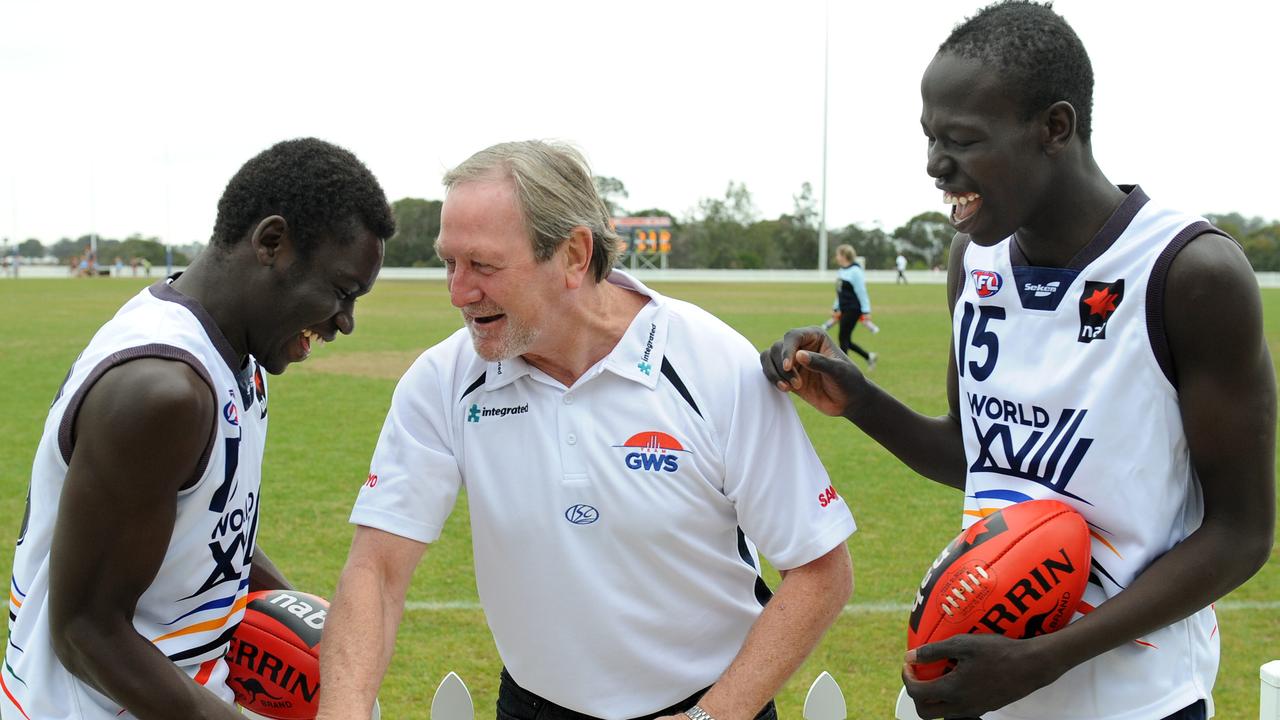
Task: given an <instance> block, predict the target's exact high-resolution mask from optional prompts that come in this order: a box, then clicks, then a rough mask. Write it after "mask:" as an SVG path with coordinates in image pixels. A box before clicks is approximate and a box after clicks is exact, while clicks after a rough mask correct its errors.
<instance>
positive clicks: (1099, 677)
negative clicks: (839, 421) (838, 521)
mask: <svg viewBox="0 0 1280 720" xmlns="http://www.w3.org/2000/svg"><path fill="white" fill-rule="evenodd" d="M1092 87H1093V75H1092V70H1091V68H1090V64H1089V59H1088V55H1087V54H1086V52H1085V50H1084V47H1083V46H1082V45H1081V43H1080V41H1079V39H1078V38H1077V37H1076V35H1075V33H1074V32H1073V31H1072V30H1071V28H1070V27H1069V26H1068V25H1067V23H1066V21H1065V20H1063V19H1062V18H1061V17H1059V16H1058V15H1057V14H1055V13H1054V12H1053V11H1052V10H1051V9H1050V8H1048V7H1046V6H1041V5H1037V4H1033V3H1027V2H1004V3H999V4H996V5H992V6H989V7H987V8H985V9H983V10H982V11H981V12H979V13H978V14H977V15H976V16H975V17H974V18H972V19H970V20H968V21H966V22H965V23H963V24H962V25H960V26H958V27H957V28H956V29H955V31H954V32H953V33H952V35H951V36H950V37H949V38H948V39H947V41H946V42H945V43H944V44H943V45H942V46H941V48H940V49H939V51H938V53H937V55H936V56H935V57H934V59H933V62H932V63H931V64H930V65H929V68H928V69H927V71H926V72H925V75H924V79H923V82H922V85H921V93H922V96H923V100H924V108H923V113H922V115H921V123H922V125H923V127H924V132H925V135H926V137H927V138H928V146H929V152H928V164H927V171H928V173H929V175H930V176H932V177H933V178H934V179H935V182H936V185H937V187H938V188H939V189H940V190H942V191H943V194H944V195H943V197H944V201H945V202H947V203H951V204H953V205H954V208H953V211H952V216H951V219H952V223H953V224H954V225H955V226H956V229H957V231H958V234H957V235H956V238H955V240H954V242H953V244H952V250H951V258H950V267H949V275H948V279H949V299H950V303H951V308H952V317H953V327H952V338H951V339H952V344H951V360H950V364H949V366H948V376H947V394H948V398H949V401H950V408H951V410H950V413H949V414H948V415H946V416H943V417H940V418H934V417H925V416H923V415H919V414H917V413H915V412H914V411H912V410H910V409H909V408H907V407H906V406H904V405H903V404H902V403H900V402H899V401H897V400H896V399H894V398H892V397H890V396H889V395H888V394H887V393H885V392H884V391H882V390H880V389H879V388H877V387H875V386H874V385H872V384H871V383H870V382H869V381H867V380H866V378H864V377H863V376H862V374H861V373H859V372H858V370H857V368H855V367H854V366H853V364H851V363H849V362H847V361H846V359H845V357H844V355H843V354H841V353H839V352H837V351H835V349H834V348H832V347H831V344H830V342H829V341H828V340H827V336H826V335H825V334H824V333H821V332H819V331H817V330H816V329H798V330H792V331H791V332H789V333H787V335H786V337H785V338H784V339H783V340H782V341H780V342H778V343H776V344H775V345H774V346H773V347H772V348H771V349H770V350H768V351H766V352H765V353H764V354H763V355H762V356H761V363H762V365H763V367H764V371H765V374H766V376H767V377H768V378H769V379H770V380H772V381H774V382H775V383H777V384H778V386H779V388H780V389H784V390H789V391H792V392H795V393H797V394H799V395H800V396H801V397H803V398H804V399H805V400H807V401H808V402H810V403H812V404H813V405H814V406H815V407H817V408H818V409H820V410H822V411H823V412H825V413H827V414H829V415H841V416H843V417H845V418H847V419H849V420H850V421H851V422H853V423H854V424H856V425H857V426H858V427H860V428H861V429H862V430H863V431H865V432H866V433H867V434H868V435H870V436H871V437H873V438H875V439H876V440H877V441H879V442H880V443H881V444H883V445H884V446H885V447H886V448H888V449H889V450H890V451H892V452H893V453H894V454H895V455H897V456H898V457H899V458H900V459H902V460H903V461H904V462H905V463H906V464H908V465H910V466H911V468H912V469H914V470H915V471H917V472H919V473H920V474H921V475H924V476H925V477H928V478H931V479H933V480H936V481H938V482H940V483H943V484H946V485H950V486H953V487H956V488H958V489H962V490H963V491H964V493H965V499H964V524H965V525H966V526H967V525H968V524H971V523H973V522H976V521H977V519H979V518H981V517H984V516H985V515H987V514H989V513H991V512H995V511H996V510H998V509H999V508H1001V507H1004V506H1007V505H1008V504H1010V503H1012V502H1018V501H1022V500H1026V499H1032V498H1053V499H1056V500H1060V501H1063V502H1065V503H1068V504H1069V505H1071V506H1072V507H1074V508H1075V509H1076V510H1078V511H1080V512H1081V513H1082V514H1083V515H1084V516H1085V518H1086V519H1087V520H1088V521H1089V522H1090V528H1091V534H1092V536H1093V538H1094V541H1093V563H1092V567H1091V575H1090V581H1089V585H1088V588H1087V590H1086V592H1085V594H1084V598H1083V602H1082V603H1081V606H1080V611H1079V614H1077V615H1076V617H1075V620H1074V622H1073V623H1072V624H1070V625H1069V626H1067V627H1066V628H1064V629H1062V630H1060V631H1058V632H1056V633H1053V634H1050V635H1043V636H1039V637H1034V638H1030V639H1025V640H1011V639H1007V638H1004V637H1002V636H1000V635H963V636H958V637H954V638H950V639H947V640H944V641H942V642H938V643H933V644H930V645H926V646H923V647H920V648H917V649H916V650H915V651H913V652H909V653H908V654H907V661H908V664H906V665H905V666H904V671H903V680H904V683H905V684H906V688H907V691H908V692H909V693H910V695H911V696H912V698H913V699H914V700H915V703H916V708H917V711H918V712H919V714H920V715H921V716H922V717H926V718H936V717H977V716H979V715H981V716H982V717H984V718H987V719H988V720H993V719H1000V720H1005V719H1021V718H1052V719H1057V720H1062V719H1072V720H1075V719H1079V720H1084V719H1085V718H1089V719H1090V720H1157V719H1160V718H1176V719H1177V720H1199V719H1202V718H1205V717H1206V716H1208V715H1211V714H1212V712H1213V704H1212V697H1211V690H1212V686H1213V682H1214V677H1215V674H1216V671H1217V665H1218V652H1219V649H1218V632H1217V631H1218V627H1217V622H1216V619H1215V618H1214V613H1213V609H1212V607H1211V604H1212V603H1213V602H1214V601H1215V600H1217V599H1218V598H1220V597H1222V596H1223V595H1224V594H1226V593H1227V592H1229V591H1231V590H1232V589H1233V588H1235V587H1236V586H1238V585H1240V584H1241V583H1243V582H1244V581H1245V580H1247V579H1248V578H1249V577H1250V576H1252V575H1253V574H1254V573H1255V572H1256V571H1257V570H1258V569H1259V568H1260V567H1262V565H1263V564H1264V563H1265V562H1266V560H1267V557H1268V554H1269V551H1270V548H1271V545H1272V538H1273V535H1272V533H1273V527H1274V508H1275V497H1274V486H1275V479H1274V448H1275V436H1274V432H1275V421H1276V414H1275V379H1274V376H1273V372H1272V366H1271V360H1270V357H1269V354H1268V351H1267V345H1266V342H1265V340H1264V338H1263V334H1262V310H1261V301H1260V297H1259V293H1258V289H1257V282H1256V280H1255V279H1254V276H1253V273H1252V270H1251V268H1250V267H1249V264H1248V262H1247V260H1246V259H1245V256H1244V254H1243V252H1242V251H1241V249H1240V247H1239V246H1238V245H1237V244H1236V243H1235V242H1234V241H1232V240H1231V239H1230V238H1228V237H1226V236H1224V235H1222V234H1221V233H1220V232H1219V231H1218V230H1216V229H1215V228H1213V227H1212V226H1211V225H1209V224H1208V223H1207V222H1204V221H1203V220H1202V219H1200V218H1197V217H1194V216H1190V215H1186V214H1183V213H1178V212H1176V211H1173V210H1170V209H1167V208H1164V207H1161V206H1160V205H1159V204H1158V202H1157V201H1156V200H1152V199H1149V198H1148V197H1147V196H1146V194H1145V193H1143V192H1142V190H1141V189H1140V188H1138V187H1136V186H1125V187H1117V186H1116V185H1113V184H1112V183H1111V182H1110V181H1109V180H1108V179H1107V178H1106V177H1105V176H1104V175H1103V173H1102V171H1101V170H1100V169H1099V167H1098V165H1097V164H1096V162H1095V161H1094V158H1093V154H1092V151H1091V146H1090V132H1091V127H1090V115H1091V104H1092ZM944 657H949V658H954V659H956V660H957V662H958V664H957V665H956V667H955V669H954V670H953V671H952V672H950V673H949V674H947V675H944V676H943V677H941V678H939V679H937V680H934V681H932V682H922V681H918V680H917V679H916V678H915V677H914V676H913V674H912V672H911V665H910V663H911V662H912V661H919V662H929V661H933V660H936V659H939V658H944Z"/></svg>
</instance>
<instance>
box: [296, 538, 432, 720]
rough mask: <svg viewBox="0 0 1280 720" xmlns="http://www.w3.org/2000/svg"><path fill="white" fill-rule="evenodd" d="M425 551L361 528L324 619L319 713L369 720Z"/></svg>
mask: <svg viewBox="0 0 1280 720" xmlns="http://www.w3.org/2000/svg"><path fill="white" fill-rule="evenodd" d="M426 549H427V545H426V544H425V543H420V542H417V541H415V540H409V539H407V538H403V537H400V536H398V535H392V534H391V533H387V532H383V531H381V530H375V529H373V528H369V527H364V526H357V527H356V533H355V538H354V539H353V540H352V541H351V552H350V553H349V554H348V555H347V564H346V567H344V568H343V569H342V576H341V577H340V578H339V580H338V589H337V590H336V591H335V592H334V597H333V603H332V605H330V607H329V614H328V616H327V617H326V618H325V628H324V642H323V643H321V644H320V684H321V685H322V686H323V687H324V692H323V693H321V695H320V713H319V715H317V716H316V720H326V719H327V718H335V719H336V718H341V719H344V720H346V719H348V718H366V717H369V714H370V713H371V712H372V710H373V702H374V700H375V699H376V698H377V695H378V688H379V687H380V686H381V685H382V677H383V675H385V674H386V672H387V666H388V665H389V664H390V663H391V655H392V653H393V652H394V651H395V644H396V631H397V630H398V629H399V627H400V618H401V616H402V615H403V613H404V600H405V596H406V594H407V593H408V591H409V582H410V580H412V579H413V571H414V568H416V567H417V566H418V562H419V561H420V560H421V559H422V554H423V553H424V552H425V551H426Z"/></svg>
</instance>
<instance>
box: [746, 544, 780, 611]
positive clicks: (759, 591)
mask: <svg viewBox="0 0 1280 720" xmlns="http://www.w3.org/2000/svg"><path fill="white" fill-rule="evenodd" d="M738 555H740V556H741V557H742V561H743V562H745V563H746V564H747V565H749V566H751V569H752V570H755V569H756V563H755V561H754V560H752V559H751V548H749V547H747V536H746V534H745V533H743V532H742V528H741V527H739V528H738ZM755 594H756V602H758V603H760V607H764V606H765V605H768V604H769V601H770V600H772V599H773V591H772V590H770V589H769V584H768V583H766V582H765V581H764V577H762V576H761V575H760V574H759V573H756V585H755Z"/></svg>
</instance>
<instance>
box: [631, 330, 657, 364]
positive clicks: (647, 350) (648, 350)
mask: <svg viewBox="0 0 1280 720" xmlns="http://www.w3.org/2000/svg"><path fill="white" fill-rule="evenodd" d="M657 334H658V324H657V323H649V339H648V340H646V341H645V343H644V355H641V356H640V362H638V363H636V367H637V368H639V369H640V372H642V373H644V374H645V375H648V374H649V373H652V372H653V365H651V364H649V356H651V355H652V354H653V338H654V336H656V335H657Z"/></svg>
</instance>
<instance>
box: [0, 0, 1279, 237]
mask: <svg viewBox="0 0 1280 720" xmlns="http://www.w3.org/2000/svg"><path fill="white" fill-rule="evenodd" d="M983 4H985V2H973V1H971V0H948V1H947V2H941V1H934V0H899V1H897V2H861V1H859V2H848V1H844V0H830V2H829V3H828V2H826V1H825V0H788V1H787V2H778V1H774V2H757V1H755V0H735V1H731V0H646V1H645V2H633V1H631V0H626V1H622V0H618V1H610V0H594V1H590V2H569V1H567V0H538V1H537V2H528V1H523V2H517V1H512V2H508V1H506V0H494V1H492V2H484V1H482V0H475V1H474V2H465V3H460V2H449V3H444V2H423V1H419V2H385V1H383V0H361V2H352V1H350V0H348V1H347V2H342V3H326V2H317V1H315V0H312V1H310V2H292V1H283V0H282V1H274V0H256V1H254V2H244V1H242V0H227V1H225V2H219V3H182V2H171V1H166V2H135V1H133V0H119V1H118V2H110V3H104V2H87V1H84V0H67V1H65V2H36V1H34V0H0V108H2V110H0V238H8V239H9V240H10V241H11V242H17V241H21V240H23V239H26V238H28V237H36V238H39V239H40V240H42V241H43V242H45V243H46V244H51V243H53V242H55V241H56V240H57V239H58V238H61V237H78V236H81V235H85V234H88V233H90V232H96V233H98V234H99V235H100V236H103V237H115V238H123V237H125V236H127V235H130V234H133V233H140V234H142V235H144V236H157V237H159V238H161V239H162V240H164V241H165V242H171V243H175V244H187V243H191V242H203V241H206V240H207V239H208V237H209V234H210V232H211V230H212V227H213V221H214V217H215V214H216V206H217V201H218V197H219V196H220V195H221V192H222V189H223V187H224V186H225V184H226V182H227V180H228V179H230V177H231V176H232V175H233V174H234V173H235V171H236V170H237V169H238V168H239V166H240V165H241V164H243V163H244V162H245V161H246V160H248V159H249V158H250V157H252V156H253V155H255V154H257V153H258V152H259V151H261V150H263V149H265V148H267V147H268V146H270V145H271V144H273V143H275V142H277V141H279V140H283V139H287V138H293V137H302V136H316V137H320V138H324V139H326V140H329V141H331V142H335V143H337V144H339V145H342V146H344V147H346V148H348V149H349V150H351V151H353V152H354V153H355V154H356V155H358V156H359V157H360V158H361V159H362V160H363V161H364V162H365V164H366V165H368V166H369V168H370V169H371V170H372V171H373V173H374V174H375V175H376V176H377V177H378V178H379V180H380V181H381V183H382V185H383V188H384V189H385V190H386V192H387V196H388V198H389V199H391V200H395V199H398V198H403V197H418V198H428V199H439V198H441V197H442V195H443V194H442V188H441V186H440V177H441V175H442V174H443V172H444V171H445V170H446V169H448V168H449V167H452V166H453V165H455V164H457V163H459V162H461V161H462V160H464V159H465V158H466V157H467V156H469V155H470V154H472V153H473V152H475V151H477V150H480V149H482V148H484V147H487V146H489V145H491V144H493V143H497V142H502V141H507V140H516V139H529V138H540V139H556V140H564V141H568V142H570V143H573V144H574V145H576V146H577V147H579V148H580V149H581V150H582V151H583V152H584V153H585V155H586V156H587V158H588V160H589V162H590V163H591V165H592V170H593V172H594V173H595V174H597V175H605V176H610V177H615V178H617V179H619V180H621V181H622V182H623V183H624V184H625V186H626V188H627V190H628V191H629V193H630V197H629V198H627V199H626V200H624V201H623V202H622V205H623V207H624V208H625V209H627V210H631V211H635V210H640V209H643V208H651V207H658V208H663V209H665V210H668V211H670V212H672V213H674V214H675V215H677V216H678V217H682V218H683V217H688V216H689V215H690V214H691V213H692V212H693V211H694V209H695V208H696V206H697V204H698V202H699V200H700V199H702V198H707V197H722V196H723V194H724V192H725V189H726V187H727V185H728V183H729V182H730V181H736V182H741V183H744V184H745V185H746V187H747V188H748V190H749V191H750V192H751V194H752V196H753V198H754V201H755V205H756V207H757V209H758V210H759V213H760V216H761V217H766V218H767V217H776V216H777V215H779V214H781V213H786V212H790V211H791V210H792V208H793V197H794V196H795V195H797V194H798V193H799V192H800V188H801V186H802V184H803V183H805V182H809V183H811V184H812V186H813V191H814V195H815V198H816V199H817V200H819V202H820V201H821V198H822V194H823V128H824V122H823V106H824V28H825V30H826V33H827V35H826V37H828V38H829V44H827V47H828V52H827V55H826V57H827V66H826V67H827V73H826V80H827V82H826V94H825V97H826V103H827V107H828V110H827V122H826V134H827V141H826V165H827V169H826V186H825V188H826V199H827V202H826V207H827V214H826V222H827V225H828V227H831V228H837V227H842V226H844V225H847V224H849V223H857V224H858V225H861V226H863V227H865V228H871V227H882V228H884V229H885V230H888V231H891V230H892V229H893V228H895V227H897V226H899V225H901V224H903V223H904V222H905V221H906V220H907V219H909V218H910V217H912V216H914V215H916V214H918V213H921V212H925V211H928V210H938V211H945V210H946V209H947V208H946V207H945V206H944V205H943V204H942V201H941V200H942V198H941V193H940V192H939V191H937V190H935V189H934V187H933V183H932V179H931V178H929V177H928V176H927V175H926V174H925V172H924V165H925V138H924V135H923V133H922V131H921V129H920V124H919V116H920V94H919V82H920V75H921V73H922V72H923V71H924V68H925V67H926V66H927V65H928V63H929V60H930V59H931V58H932V56H933V53H934V52H935V51H936V49H937V46H938V44H939V43H941V42H942V40H944V39H945V38H946V36H947V34H948V33H949V32H950V30H951V28H952V27H953V26H954V25H955V24H956V23H957V22H959V21H961V20H962V19H963V18H964V17H965V16H967V15H970V14H972V13H973V12H974V11H975V10H977V9H978V8H979V7H981V5H983ZM1055 8H1056V9H1057V10H1058V11H1059V12H1061V13H1062V14H1063V15H1064V16H1065V17H1066V18H1067V20H1068V21H1069V22H1070V23H1071V24H1072V26H1073V27H1074V28H1075V30H1076V32H1077V33H1078V34H1079V35H1080V36H1081V39H1082V40H1083V41H1084V44H1085V47H1086V48H1087V49H1088V50H1089V52H1090V55H1091V57H1092V60H1093V67H1094V75H1095V78H1096V87H1095V96H1094V122H1093V126H1094V140H1093V146H1094V154H1095V156H1096V157H1097V159H1098V161H1099V164H1100V165H1101V167H1102V169H1103V171H1104V172H1105V173H1106V174H1107V176H1108V178H1110V179H1111V180H1112V181H1113V182H1116V183H1141V184H1142V186H1143V188H1144V189H1145V190H1146V191H1147V193H1148V194H1149V195H1151V196H1152V197H1153V198H1158V199H1159V200H1161V201H1162V202H1164V203H1166V204H1169V205H1173V206H1175V207H1178V208H1180V209H1184V210H1187V211H1191V212H1197V213H1222V212H1233V211H1234V212H1240V213H1242V214H1244V215H1246V216H1262V217H1264V218H1267V219H1277V218H1280V193H1277V189H1280V182H1278V181H1277V178H1276V171H1277V170H1280V143H1278V142H1277V139H1276V138H1277V133H1276V125H1275V123H1276V118H1277V117H1280V93H1278V92H1277V91H1276V88H1277V87H1278V85H1280V82H1278V81H1277V72H1276V71H1277V70H1278V69H1280V55H1277V54H1276V52H1275V49H1274V43H1275V37H1274V29H1275V28H1276V27H1277V26H1278V25H1280V3H1275V2H1259V1H1258V0H1216V1H1215V2H1197V3H1192V2H1183V1H1182V0H1162V1H1156V0H1111V1H1110V2H1102V1H1100V0H1058V2H1056V3H1055Z"/></svg>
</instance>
